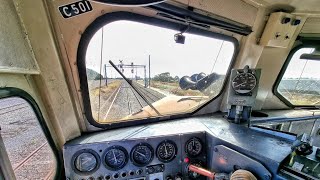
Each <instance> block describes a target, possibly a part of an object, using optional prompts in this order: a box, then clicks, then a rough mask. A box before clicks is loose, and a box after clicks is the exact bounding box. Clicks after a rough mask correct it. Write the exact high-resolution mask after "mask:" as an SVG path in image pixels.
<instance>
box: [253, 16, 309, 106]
mask: <svg viewBox="0 0 320 180" xmlns="http://www.w3.org/2000/svg"><path fill="white" fill-rule="evenodd" d="M305 21H306V17H301V25H299V26H298V28H297V30H296V32H295V33H294V35H293V36H292V39H293V40H294V39H296V38H297V36H298V34H299V32H300V31H301V28H302V27H303V24H304V23H305ZM294 43H295V41H291V42H290V44H289V46H288V47H287V48H272V47H266V48H264V50H263V52H262V54H261V57H260V59H259V62H258V64H257V67H259V68H262V73H261V78H260V87H259V92H258V96H257V103H256V107H255V108H256V109H271V108H272V107H273V108H277V109H281V108H287V106H286V105H285V104H284V103H282V102H280V101H279V99H278V98H276V97H275V95H274V94H273V85H274V83H275V81H276V79H277V77H278V75H279V73H280V70H281V68H282V66H283V64H284V62H285V60H286V59H287V56H288V54H289V52H290V51H291V49H292V47H293V45H294Z"/></svg>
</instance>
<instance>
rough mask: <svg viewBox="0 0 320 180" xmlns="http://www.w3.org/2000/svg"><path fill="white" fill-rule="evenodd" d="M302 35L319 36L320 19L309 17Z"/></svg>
mask: <svg viewBox="0 0 320 180" xmlns="http://www.w3.org/2000/svg"><path fill="white" fill-rule="evenodd" d="M319 8H320V6H319ZM301 33H305V34H315V33H317V34H319V33H320V17H309V18H308V19H307V21H306V22H305V23H304V26H303V27H302V30H301Z"/></svg>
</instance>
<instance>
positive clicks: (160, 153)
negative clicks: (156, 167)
mask: <svg viewBox="0 0 320 180" xmlns="http://www.w3.org/2000/svg"><path fill="white" fill-rule="evenodd" d="M176 147H177V146H176V144H175V143H174V142H172V141H168V140H166V141H163V142H161V143H160V144H159V145H158V147H157V157H158V159H159V160H160V161H162V162H170V161H172V160H173V159H174V158H175V157H176V154H177V148H176Z"/></svg>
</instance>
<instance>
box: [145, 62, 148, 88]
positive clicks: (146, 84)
mask: <svg viewBox="0 0 320 180" xmlns="http://www.w3.org/2000/svg"><path fill="white" fill-rule="evenodd" d="M147 81H148V80H147V70H146V66H144V87H145V88H146V87H147V86H148V83H147Z"/></svg>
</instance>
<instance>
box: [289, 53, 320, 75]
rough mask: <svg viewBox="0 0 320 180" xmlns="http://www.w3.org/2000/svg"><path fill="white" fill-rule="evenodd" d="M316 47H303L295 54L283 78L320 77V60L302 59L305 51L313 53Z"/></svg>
mask: <svg viewBox="0 0 320 180" xmlns="http://www.w3.org/2000/svg"><path fill="white" fill-rule="evenodd" d="M313 51H314V48H301V49H299V50H298V51H297V52H295V54H294V55H293V57H292V59H291V60H290V63H289V65H288V67H287V69H286V72H285V73H284V75H283V78H300V77H301V78H314V79H320V61H316V60H306V59H300V56H301V55H302V54H304V53H307V54H309V53H312V52H313Z"/></svg>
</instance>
